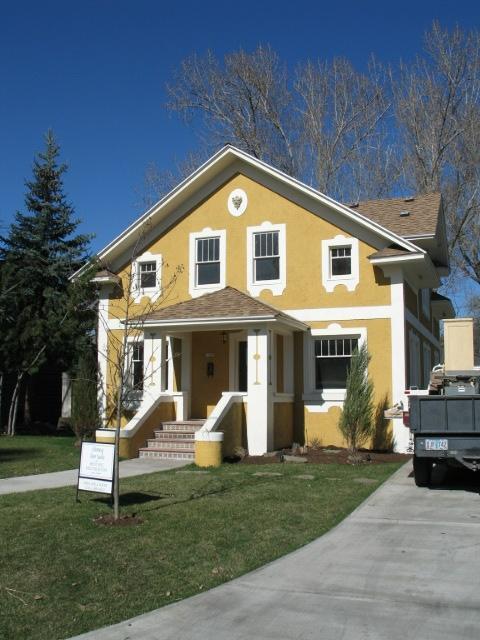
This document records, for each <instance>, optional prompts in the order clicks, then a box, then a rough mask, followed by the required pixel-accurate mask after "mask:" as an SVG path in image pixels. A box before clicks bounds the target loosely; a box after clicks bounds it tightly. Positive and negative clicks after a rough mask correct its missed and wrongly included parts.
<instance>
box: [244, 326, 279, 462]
mask: <svg viewBox="0 0 480 640" xmlns="http://www.w3.org/2000/svg"><path fill="white" fill-rule="evenodd" d="M271 334H272V332H271V331H269V330H268V329H264V328H261V329H260V328H255V329H249V331H248V338H247V341H248V346H247V362H248V365H247V370H248V385H247V390H248V405H247V407H248V408H247V440H248V452H249V453H250V455H262V454H264V453H266V452H267V451H270V450H272V448H273V403H272V390H273V386H272V362H271V351H272V335H271Z"/></svg>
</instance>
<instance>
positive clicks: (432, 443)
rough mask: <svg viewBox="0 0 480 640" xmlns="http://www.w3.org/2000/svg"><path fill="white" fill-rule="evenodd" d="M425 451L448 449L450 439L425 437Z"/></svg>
mask: <svg viewBox="0 0 480 640" xmlns="http://www.w3.org/2000/svg"><path fill="white" fill-rule="evenodd" d="M425 451H448V440H447V439H443V438H433V439H431V440H428V439H425Z"/></svg>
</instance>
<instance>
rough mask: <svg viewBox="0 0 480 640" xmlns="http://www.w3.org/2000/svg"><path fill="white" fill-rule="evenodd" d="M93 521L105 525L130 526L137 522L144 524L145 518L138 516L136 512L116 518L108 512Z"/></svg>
mask: <svg viewBox="0 0 480 640" xmlns="http://www.w3.org/2000/svg"><path fill="white" fill-rule="evenodd" d="M93 522H94V523H95V524H99V525H103V526H105V527H129V526H132V525H135V524H142V522H143V518H140V516H136V515H135V514H133V515H124V516H120V517H119V518H118V520H115V518H114V517H113V515H112V514H106V515H103V516H98V517H97V518H94V519H93Z"/></svg>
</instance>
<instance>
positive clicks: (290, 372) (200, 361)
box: [126, 287, 307, 456]
mask: <svg viewBox="0 0 480 640" xmlns="http://www.w3.org/2000/svg"><path fill="white" fill-rule="evenodd" d="M306 330H307V327H306V325H304V324H303V323H301V322H298V321H297V320H295V319H294V318H292V317H290V316H288V315H286V314H284V313H282V312H280V311H278V310H276V309H274V308H273V307H270V306H268V305H265V304H264V303H262V302H260V301H259V300H257V299H254V298H251V297H250V296H248V295H247V294H244V293H243V292H240V291H238V290H236V289H233V288H231V287H226V288H225V289H222V290H221V291H218V292H215V293H211V294H206V295H204V296H202V297H200V298H196V299H193V300H189V301H187V302H181V303H178V304H174V305H171V306H169V307H166V308H164V309H161V310H159V311H157V312H155V313H152V314H150V315H149V316H147V317H144V318H142V331H143V353H144V380H143V398H142V403H141V406H140V409H139V411H138V414H137V416H135V418H133V420H132V421H131V422H132V423H134V425H135V427H136V430H137V431H138V429H140V428H141V426H142V424H147V423H148V425H151V424H152V417H151V415H152V411H153V409H154V408H155V407H161V405H162V401H164V400H166V399H167V398H173V399H174V401H175V419H176V420H177V421H187V420H203V421H204V423H203V426H202V427H201V429H200V430H199V432H197V434H196V440H199V441H202V439H204V440H205V441H210V440H215V436H213V434H215V433H216V434H220V433H221V434H223V436H222V437H223V455H224V456H229V455H234V454H235V450H236V449H238V448H243V449H246V450H247V451H248V452H249V454H250V455H262V454H264V453H266V452H267V451H272V450H274V449H278V448H281V447H287V446H289V445H290V444H291V443H292V440H293V432H294V413H295V411H294V409H295V408H294V404H295V399H296V395H295V390H296V387H295V370H296V369H298V368H300V369H301V367H302V363H301V353H302V349H301V348H295V342H297V343H298V338H297V339H296V337H295V336H296V334H297V335H299V334H300V333H301V332H303V331H306ZM300 398H301V394H300ZM142 415H144V416H145V420H142V419H141V416H142ZM147 418H148V420H147ZM129 426H130V425H127V427H126V431H128V428H129Z"/></svg>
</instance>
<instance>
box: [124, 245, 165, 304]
mask: <svg viewBox="0 0 480 640" xmlns="http://www.w3.org/2000/svg"><path fill="white" fill-rule="evenodd" d="M142 262H155V264H156V283H157V284H156V286H155V287H140V286H139V281H138V278H139V275H140V269H139V264H140V263H142ZM161 293H162V256H161V254H158V253H150V251H145V253H142V255H141V256H138V257H137V258H135V260H134V261H133V262H132V277H131V288H130V295H131V296H132V299H133V301H134V302H135V303H139V302H140V300H141V299H142V298H143V297H146V298H150V300H151V301H152V302H155V300H157V299H158V298H159V297H160V295H161Z"/></svg>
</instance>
